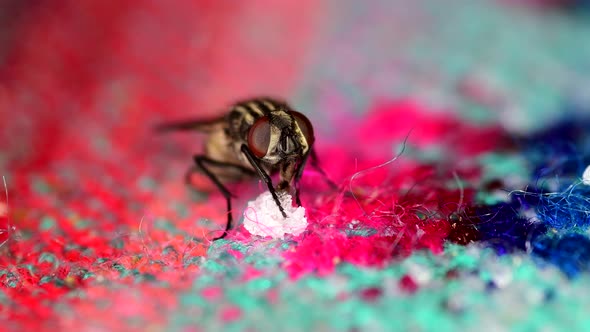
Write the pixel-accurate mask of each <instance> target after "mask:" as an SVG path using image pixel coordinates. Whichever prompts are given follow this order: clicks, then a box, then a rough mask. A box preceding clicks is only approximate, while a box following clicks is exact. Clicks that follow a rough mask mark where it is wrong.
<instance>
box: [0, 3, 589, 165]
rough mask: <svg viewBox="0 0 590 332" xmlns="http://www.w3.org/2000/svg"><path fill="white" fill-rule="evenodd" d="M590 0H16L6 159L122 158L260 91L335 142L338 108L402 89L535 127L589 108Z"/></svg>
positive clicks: (0, 74) (9, 19) (4, 91)
mask: <svg viewBox="0 0 590 332" xmlns="http://www.w3.org/2000/svg"><path fill="white" fill-rule="evenodd" d="M588 7H589V6H588V2H587V1H580V0H578V1H574V0H570V1H567V0H562V1H559V0H552V1H549V0H547V1H542V0H537V1H524V0H522V1H509V0H504V1H500V0H498V1H493V0H488V1H467V0H444V1H401V0H397V1H385V0H372V1H369V2H363V3H360V2H357V1H352V0H344V1H330V0H322V1H311V0H303V1H300V0H298V1H294V0H287V1H281V2H280V3H278V2H275V1H270V0H256V1H249V2H247V3H246V2H234V1H209V0H199V1H175V2H173V3H161V2H158V1H147V0H142V1H134V2H125V1H117V2H115V1H106V2H105V1H94V0H92V1H84V2H77V1H60V2H54V1H42V0H35V1H16V0H5V1H3V2H2V4H1V5H0V19H1V21H2V22H3V24H2V28H1V29H0V43H1V47H0V112H1V113H0V114H1V116H2V122H1V123H0V146H1V148H2V154H0V166H1V167H2V169H4V170H6V171H9V170H10V173H12V172H14V171H15V170H16V169H15V168H13V167H18V168H17V169H19V170H24V169H27V168H44V167H48V166H49V165H51V164H52V163H53V162H55V161H56V159H62V158H66V157H68V156H70V155H72V156H74V155H75V154H76V153H81V154H88V153H89V154H95V153H96V154H102V155H103V157H104V158H109V159H113V158H121V159H120V160H121V161H122V160H124V159H125V157H124V156H125V155H126V154H128V153H129V152H128V151H129V149H132V148H131V147H130V145H132V144H136V143H137V144H139V142H140V141H143V140H146V134H147V131H148V129H149V128H150V126H151V125H153V123H156V122H158V121H162V120H164V119H172V118H180V117H198V116H208V115H211V114H219V113H221V112H223V111H224V107H226V106H227V104H229V103H231V102H232V101H234V100H236V99H240V98H244V97H250V96H255V95H260V94H263V95H276V96H281V97H284V98H286V99H287V100H289V101H291V102H292V103H293V104H294V105H295V106H296V108H298V109H299V110H301V111H302V112H304V113H306V114H308V115H309V116H310V117H311V118H312V120H313V121H314V122H315V123H316V124H317V125H316V126H318V127H319V128H320V129H319V130H318V131H319V132H320V135H324V136H327V138H326V139H328V138H329V136H331V135H333V134H335V133H337V132H338V131H345V130H346V126H353V125H354V124H353V123H354V121H352V123H349V122H350V121H349V122H346V121H340V122H339V121H338V119H342V118H345V117H346V116H348V115H355V114H356V115H359V114H363V113H364V112H366V110H367V108H368V107H369V106H370V105H372V104H374V103H375V102H376V101H378V100H380V99H395V98H401V97H407V96H412V97H413V98H418V99H419V100H420V101H421V102H424V103H429V104H432V105H434V107H432V108H433V109H439V110H444V111H450V112H456V113H459V114H461V115H462V116H465V117H466V118H469V119H473V120H476V121H498V122H499V123H501V124H502V125H503V126H504V127H506V128H508V129H509V130H512V131H518V132H522V131H531V130H535V129H536V128H538V127H540V126H542V125H543V123H545V122H547V121H552V120H554V119H555V118H556V117H560V116H562V115H563V112H564V111H565V110H564V109H565V108H564V107H563V105H564V103H569V104H571V105H569V106H568V107H569V108H568V110H567V111H568V112H569V111H572V112H584V111H588V106H587V105H588V100H589V99H590V97H589V95H590V92H589V91H590V79H589V78H588V77H589V76H588V75H587V74H588V72H590V63H589V60H588V59H590V43H589V42H588V37H587V36H589V33H590V27H589V26H590V24H589V23H588V19H587V14H588ZM570 106H571V107H570ZM531 116H534V117H535V120H534V121H533V120H531ZM343 126H344V127H343ZM78 145H82V146H80V147H78ZM107 146H108V152H107V151H105V150H104V149H106V147H107ZM86 147H88V148H86ZM89 149H90V150H89ZM77 150H83V151H77ZM152 152H153V151H152ZM56 157H57V158H56ZM78 157H87V156H78ZM74 159H76V158H74ZM78 159H80V158H78ZM10 165H14V166H10Z"/></svg>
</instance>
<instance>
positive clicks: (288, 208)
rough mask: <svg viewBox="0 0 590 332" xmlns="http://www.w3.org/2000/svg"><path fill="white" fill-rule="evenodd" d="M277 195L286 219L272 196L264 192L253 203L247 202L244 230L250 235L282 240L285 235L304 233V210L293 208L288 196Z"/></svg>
mask: <svg viewBox="0 0 590 332" xmlns="http://www.w3.org/2000/svg"><path fill="white" fill-rule="evenodd" d="M278 195H279V201H280V202H281V206H282V207H283V209H285V213H286V214H287V218H284V217H283V215H282V214H281V211H280V210H279V207H278V206H277V204H276V203H275V201H274V199H273V198H272V194H271V193H270V192H269V191H265V192H264V193H262V194H261V195H260V196H258V197H257V198H256V199H255V200H254V201H250V202H248V208H247V209H246V211H244V228H246V230H248V232H250V234H252V235H259V236H270V237H272V238H273V239H277V238H280V239H282V238H283V237H284V236H285V234H292V235H299V234H301V233H303V231H305V229H306V228H307V218H306V217H305V208H304V207H302V206H299V207H294V206H293V204H292V198H291V195H289V194H286V193H283V194H278Z"/></svg>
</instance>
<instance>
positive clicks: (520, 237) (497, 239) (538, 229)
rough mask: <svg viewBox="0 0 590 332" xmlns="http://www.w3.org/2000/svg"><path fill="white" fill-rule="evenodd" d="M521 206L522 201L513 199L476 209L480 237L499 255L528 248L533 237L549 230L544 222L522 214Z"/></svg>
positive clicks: (476, 226)
mask: <svg viewBox="0 0 590 332" xmlns="http://www.w3.org/2000/svg"><path fill="white" fill-rule="evenodd" d="M521 208H522V204H521V202H519V201H518V200H512V201H511V202H509V203H500V204H496V205H493V206H486V207H479V208H477V209H476V214H477V216H478V217H479V218H478V219H479V220H478V222H477V223H476V225H475V228H476V229H477V230H478V231H479V235H480V239H481V240H482V241H484V243H485V244H486V245H487V246H489V247H491V248H493V249H494V250H495V251H496V252H497V253H498V254H499V255H503V254H507V253H511V252H514V251H516V250H526V247H527V242H528V241H530V240H531V238H534V237H536V236H538V235H539V234H545V233H546V232H547V227H546V226H545V225H544V224H540V223H537V222H534V221H532V220H529V219H527V218H525V217H523V216H521V215H520V213H519V211H520V210H521Z"/></svg>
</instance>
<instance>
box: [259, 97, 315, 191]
mask: <svg viewBox="0 0 590 332" xmlns="http://www.w3.org/2000/svg"><path fill="white" fill-rule="evenodd" d="M313 143H314V134H313V127H312V125H311V122H310V121H309V119H307V117H306V116H305V115H303V114H301V113H299V112H296V111H292V110H288V109H281V110H280V111H277V112H272V113H271V114H270V115H268V116H263V117H261V118H259V119H258V120H256V122H255V123H254V124H253V125H252V127H251V128H250V130H249V132H248V148H249V149H250V150H251V151H252V153H253V154H254V155H255V156H256V157H257V158H259V159H260V160H261V161H263V162H265V163H267V164H269V165H274V166H278V167H280V173H281V183H282V184H279V186H283V187H284V186H287V187H288V184H289V183H290V182H291V181H292V179H293V176H294V175H295V172H296V169H297V165H298V164H299V163H301V161H302V159H303V158H304V156H305V155H306V154H307V153H308V152H309V150H310V149H311V147H312V145H313ZM285 183H286V184H285Z"/></svg>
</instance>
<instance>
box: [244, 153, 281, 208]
mask: <svg viewBox="0 0 590 332" xmlns="http://www.w3.org/2000/svg"><path fill="white" fill-rule="evenodd" d="M241 150H242V153H243V154H244V155H245V156H246V158H248V161H249V162H250V164H252V167H254V169H255V170H256V172H258V176H260V178H261V179H262V181H264V183H266V186H267V187H268V191H270V194H271V195H272V198H273V199H274V201H275V203H277V206H278V207H279V210H280V211H281V214H282V215H283V218H287V214H286V213H285V210H284V209H283V206H281V201H280V200H279V196H278V195H277V193H276V191H275V188H274V187H273V185H272V179H271V178H270V176H269V175H268V174H266V172H265V171H264V170H263V169H262V167H260V164H259V163H258V159H256V157H255V156H254V154H253V153H252V151H250V149H249V148H248V146H246V144H243V145H242V147H241Z"/></svg>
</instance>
